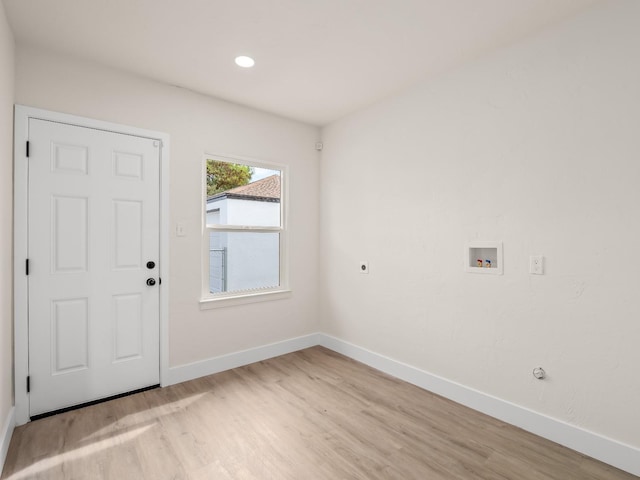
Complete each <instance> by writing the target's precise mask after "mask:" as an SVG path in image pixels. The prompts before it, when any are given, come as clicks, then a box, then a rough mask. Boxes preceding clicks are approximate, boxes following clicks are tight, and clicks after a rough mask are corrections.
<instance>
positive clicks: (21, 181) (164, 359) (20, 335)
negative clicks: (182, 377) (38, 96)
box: [13, 105, 170, 425]
mask: <svg viewBox="0 0 640 480" xmlns="http://www.w3.org/2000/svg"><path fill="white" fill-rule="evenodd" d="M30 118H37V119H41V120H49V121H53V122H60V123H66V124H70V125H77V126H81V127H88V128H95V129H99V130H106V131H110V132H116V133H122V134H126V135H135V136H138V137H146V138H150V139H154V140H159V141H161V148H160V272H159V274H160V278H161V279H162V284H161V285H160V292H159V293H160V385H161V386H165V385H167V384H168V373H169V338H168V333H169V150H170V145H169V135H168V134H166V133H161V132H155V131H151V130H145V129H141V128H136V127H130V126H126V125H118V124H115V123H109V122H103V121H100V120H94V119H91V118H85V117H78V116H75V115H68V114H65V113H58V112H51V111H47V110H41V109H38V108H32V107H26V106H23V105H16V106H15V123H14V209H13V212H14V216H13V218H14V227H13V232H14V233H13V239H14V248H13V265H14V268H13V275H14V392H15V420H16V425H23V424H25V423H27V422H28V421H29V396H28V394H27V375H28V373H29V330H28V325H27V321H28V313H29V312H28V305H29V303H28V300H29V299H28V293H29V291H28V284H27V276H26V272H25V262H26V259H27V242H28V233H29V232H28V225H29V222H28V208H27V206H28V185H29V178H28V168H27V165H28V164H27V152H26V142H27V140H28V135H29V119H30Z"/></svg>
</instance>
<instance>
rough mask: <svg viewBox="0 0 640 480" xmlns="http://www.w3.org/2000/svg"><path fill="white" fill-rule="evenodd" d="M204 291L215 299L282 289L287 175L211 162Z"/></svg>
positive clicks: (221, 162) (213, 160) (207, 181)
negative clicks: (283, 176) (283, 202)
mask: <svg viewBox="0 0 640 480" xmlns="http://www.w3.org/2000/svg"><path fill="white" fill-rule="evenodd" d="M205 168H206V187H207V191H206V199H205V215H206V222H205V237H204V238H205V244H206V247H207V248H206V250H207V251H208V252H207V253H208V261H207V262H206V265H205V268H207V269H208V275H205V276H204V277H206V280H205V281H206V282H207V283H208V285H206V287H205V286H203V287H204V288H205V291H208V292H209V294H210V295H211V296H212V298H213V297H215V296H219V295H223V294H227V293H233V292H248V293H251V292H255V291H256V290H269V289H278V288H279V287H282V272H281V264H282V261H281V260H282V255H283V252H282V248H283V245H284V243H283V241H282V236H283V235H284V233H285V230H284V228H283V225H282V223H283V222H282V204H281V202H282V192H283V188H282V171H281V170H279V169H277V168H265V167H264V166H258V165H250V164H247V163H241V162H238V163H235V162H231V161H228V160H220V159H207V160H206V162H205Z"/></svg>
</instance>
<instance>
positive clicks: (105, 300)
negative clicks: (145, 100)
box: [28, 119, 160, 416]
mask: <svg viewBox="0 0 640 480" xmlns="http://www.w3.org/2000/svg"><path fill="white" fill-rule="evenodd" d="M29 142H30V150H31V154H30V157H29V201H28V209H29V221H28V225H29V242H28V250H29V260H30V273H29V277H28V289H29V374H30V377H31V393H30V415H31V416H33V415H38V414H41V413H46V412H49V411H53V410H58V409H61V408H65V407H69V406H73V405H77V404H82V403H85V402H89V401H93V400H96V399H100V398H104V397H108V396H112V395H116V394H119V393H124V392H127V391H131V390H135V389H139V388H144V387H147V386H151V385H156V384H158V383H159V288H158V285H157V284H156V286H147V284H146V279H147V278H148V277H154V278H156V279H157V272H158V267H156V268H155V269H153V270H148V269H147V268H146V263H147V262H148V261H154V262H155V263H156V265H157V264H158V260H159V189H160V187H159V181H160V170H159V169H160V152H159V146H158V142H157V141H154V140H151V139H146V138H141V137H135V136H131V135H123V134H117V133H113V132H106V131H102V130H96V129H91V128H84V127H78V126H72V125H67V124H62V123H57V122H49V121H44V120H37V119H30V120H29Z"/></svg>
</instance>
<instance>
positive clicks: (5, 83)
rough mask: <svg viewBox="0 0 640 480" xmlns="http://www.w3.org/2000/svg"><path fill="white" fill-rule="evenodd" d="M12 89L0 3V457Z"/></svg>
mask: <svg viewBox="0 0 640 480" xmlns="http://www.w3.org/2000/svg"><path fill="white" fill-rule="evenodd" d="M13 89H14V42H13V35H12V33H11V29H10V28H9V25H8V23H7V19H6V17H5V12H4V6H3V4H2V3H1V2H0V457H1V456H2V455H1V453H2V452H1V447H2V446H3V445H2V442H3V438H2V434H3V427H4V426H5V425H4V424H5V420H6V419H7V416H8V415H9V412H10V410H11V407H12V405H13V328H12V327H13V319H12V315H13V307H12V305H13V267H12V264H13V247H12V245H13ZM1 468H2V458H0V469H1Z"/></svg>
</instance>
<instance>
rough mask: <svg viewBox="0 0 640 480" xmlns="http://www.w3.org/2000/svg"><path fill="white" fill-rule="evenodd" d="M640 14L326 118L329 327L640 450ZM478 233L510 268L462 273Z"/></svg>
mask: <svg viewBox="0 0 640 480" xmlns="http://www.w3.org/2000/svg"><path fill="white" fill-rule="evenodd" d="M639 18H640V2H637V1H634V0H626V1H617V2H608V3H605V4H603V5H601V6H599V7H596V8H595V9H594V10H591V11H589V12H587V13H585V14H583V15H581V16H579V17H576V18H575V19H573V20H570V21H567V22H565V23H563V24H560V25H558V26H556V27H554V28H553V29H550V30H547V31H546V32H543V33H542V34H540V35H537V36H536V37H532V38H530V39H528V40H527V41H526V42H522V43H520V44H518V45H515V46H512V47H510V48H508V49H504V50H501V51H499V52H496V53H494V54H492V55H490V56H487V57H485V58H483V59H480V60H478V61H476V62H474V63H473V64H470V65H467V66H465V67H464V68H461V69H458V70H456V71H453V72H449V73H448V74H446V75H443V76H441V77H440V78H438V79H436V80H434V81H430V82H428V83H423V84H421V85H419V86H417V87H415V88H413V89H411V90H410V91H407V92H405V93H403V94H401V95H397V96H395V97H393V98H391V99H388V100H386V101H384V102H382V103H379V104H377V105H374V106H372V107H370V108H368V109H366V110H364V111H360V112H357V113H355V114H353V115H350V116H348V117H346V118H344V119H343V120H341V121H338V122H336V123H334V124H332V125H330V126H328V127H327V128H325V129H324V131H323V141H324V145H325V149H324V151H323V158H322V167H321V186H322V187H321V191H322V193H321V205H322V214H321V258H323V259H324V261H323V262H322V296H321V299H322V302H321V305H322V317H323V321H324V325H323V326H324V331H326V332H327V333H329V334H331V335H334V336H337V337H339V338H341V339H343V340H346V341H348V342H352V343H354V344H356V345H359V346H362V347H365V348H368V349H370V350H373V351H375V352H377V353H380V354H383V355H386V356H389V357H391V358H394V359H396V360H399V361H402V362H405V363H408V364H410V365H413V366H416V367H418V368H421V369H423V370H426V371H428V372H431V373H434V374H436V375H439V376H442V377H444V378H446V379H449V380H451V381H454V382H458V383H460V384H463V385H465V386H468V387H471V388H474V389H477V390H480V391H482V392H485V393H488V394H490V395H493V396H496V397H498V398H501V399H504V400H506V401H509V402H513V403H515V404H517V405H520V406H523V407H525V408H530V409H532V410H534V411H536V412H540V413H542V414H545V415H549V416H551V417H554V418H557V419H560V420H563V421H566V422H568V423H570V424H572V425H576V426H579V427H582V428H584V429H587V430H591V431H593V432H596V433H598V434H601V435H604V436H608V437H610V438H613V439H616V440H618V441H620V442H623V443H627V444H629V445H632V446H635V447H640V416H639V415H638V412H637V406H638V405H640V383H639V382H638V374H637V369H638V365H640V349H639V348H638V340H639V339H640V322H639V321H638V319H639V318H640V302H638V291H640V277H639V276H638V260H637V253H638V245H639V244H640V222H639V221H638V218H639V215H638V209H639V206H640V188H638V186H639V185H640V162H639V157H638V155H639V152H640V140H639V139H640V134H639V133H638V128H639V126H640V62H638V58H640V29H638V19H639ZM470 240H502V241H503V242H504V261H505V262H504V275H503V276H493V275H477V274H470V273H465V272H464V270H463V256H464V255H463V247H464V245H465V243H467V242H468V241H470ZM531 254H541V255H544V256H545V258H546V268H547V270H546V274H545V275H543V276H532V275H530V274H529V273H528V263H529V255H531ZM360 260H368V261H369V267H370V274H369V275H361V274H359V272H358V262H359V261H360ZM538 365H542V366H543V367H544V368H545V369H546V370H547V372H548V374H549V376H548V379H547V380H546V381H543V382H541V381H537V380H535V379H534V378H533V376H532V374H531V372H532V369H533V367H536V366H538Z"/></svg>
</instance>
